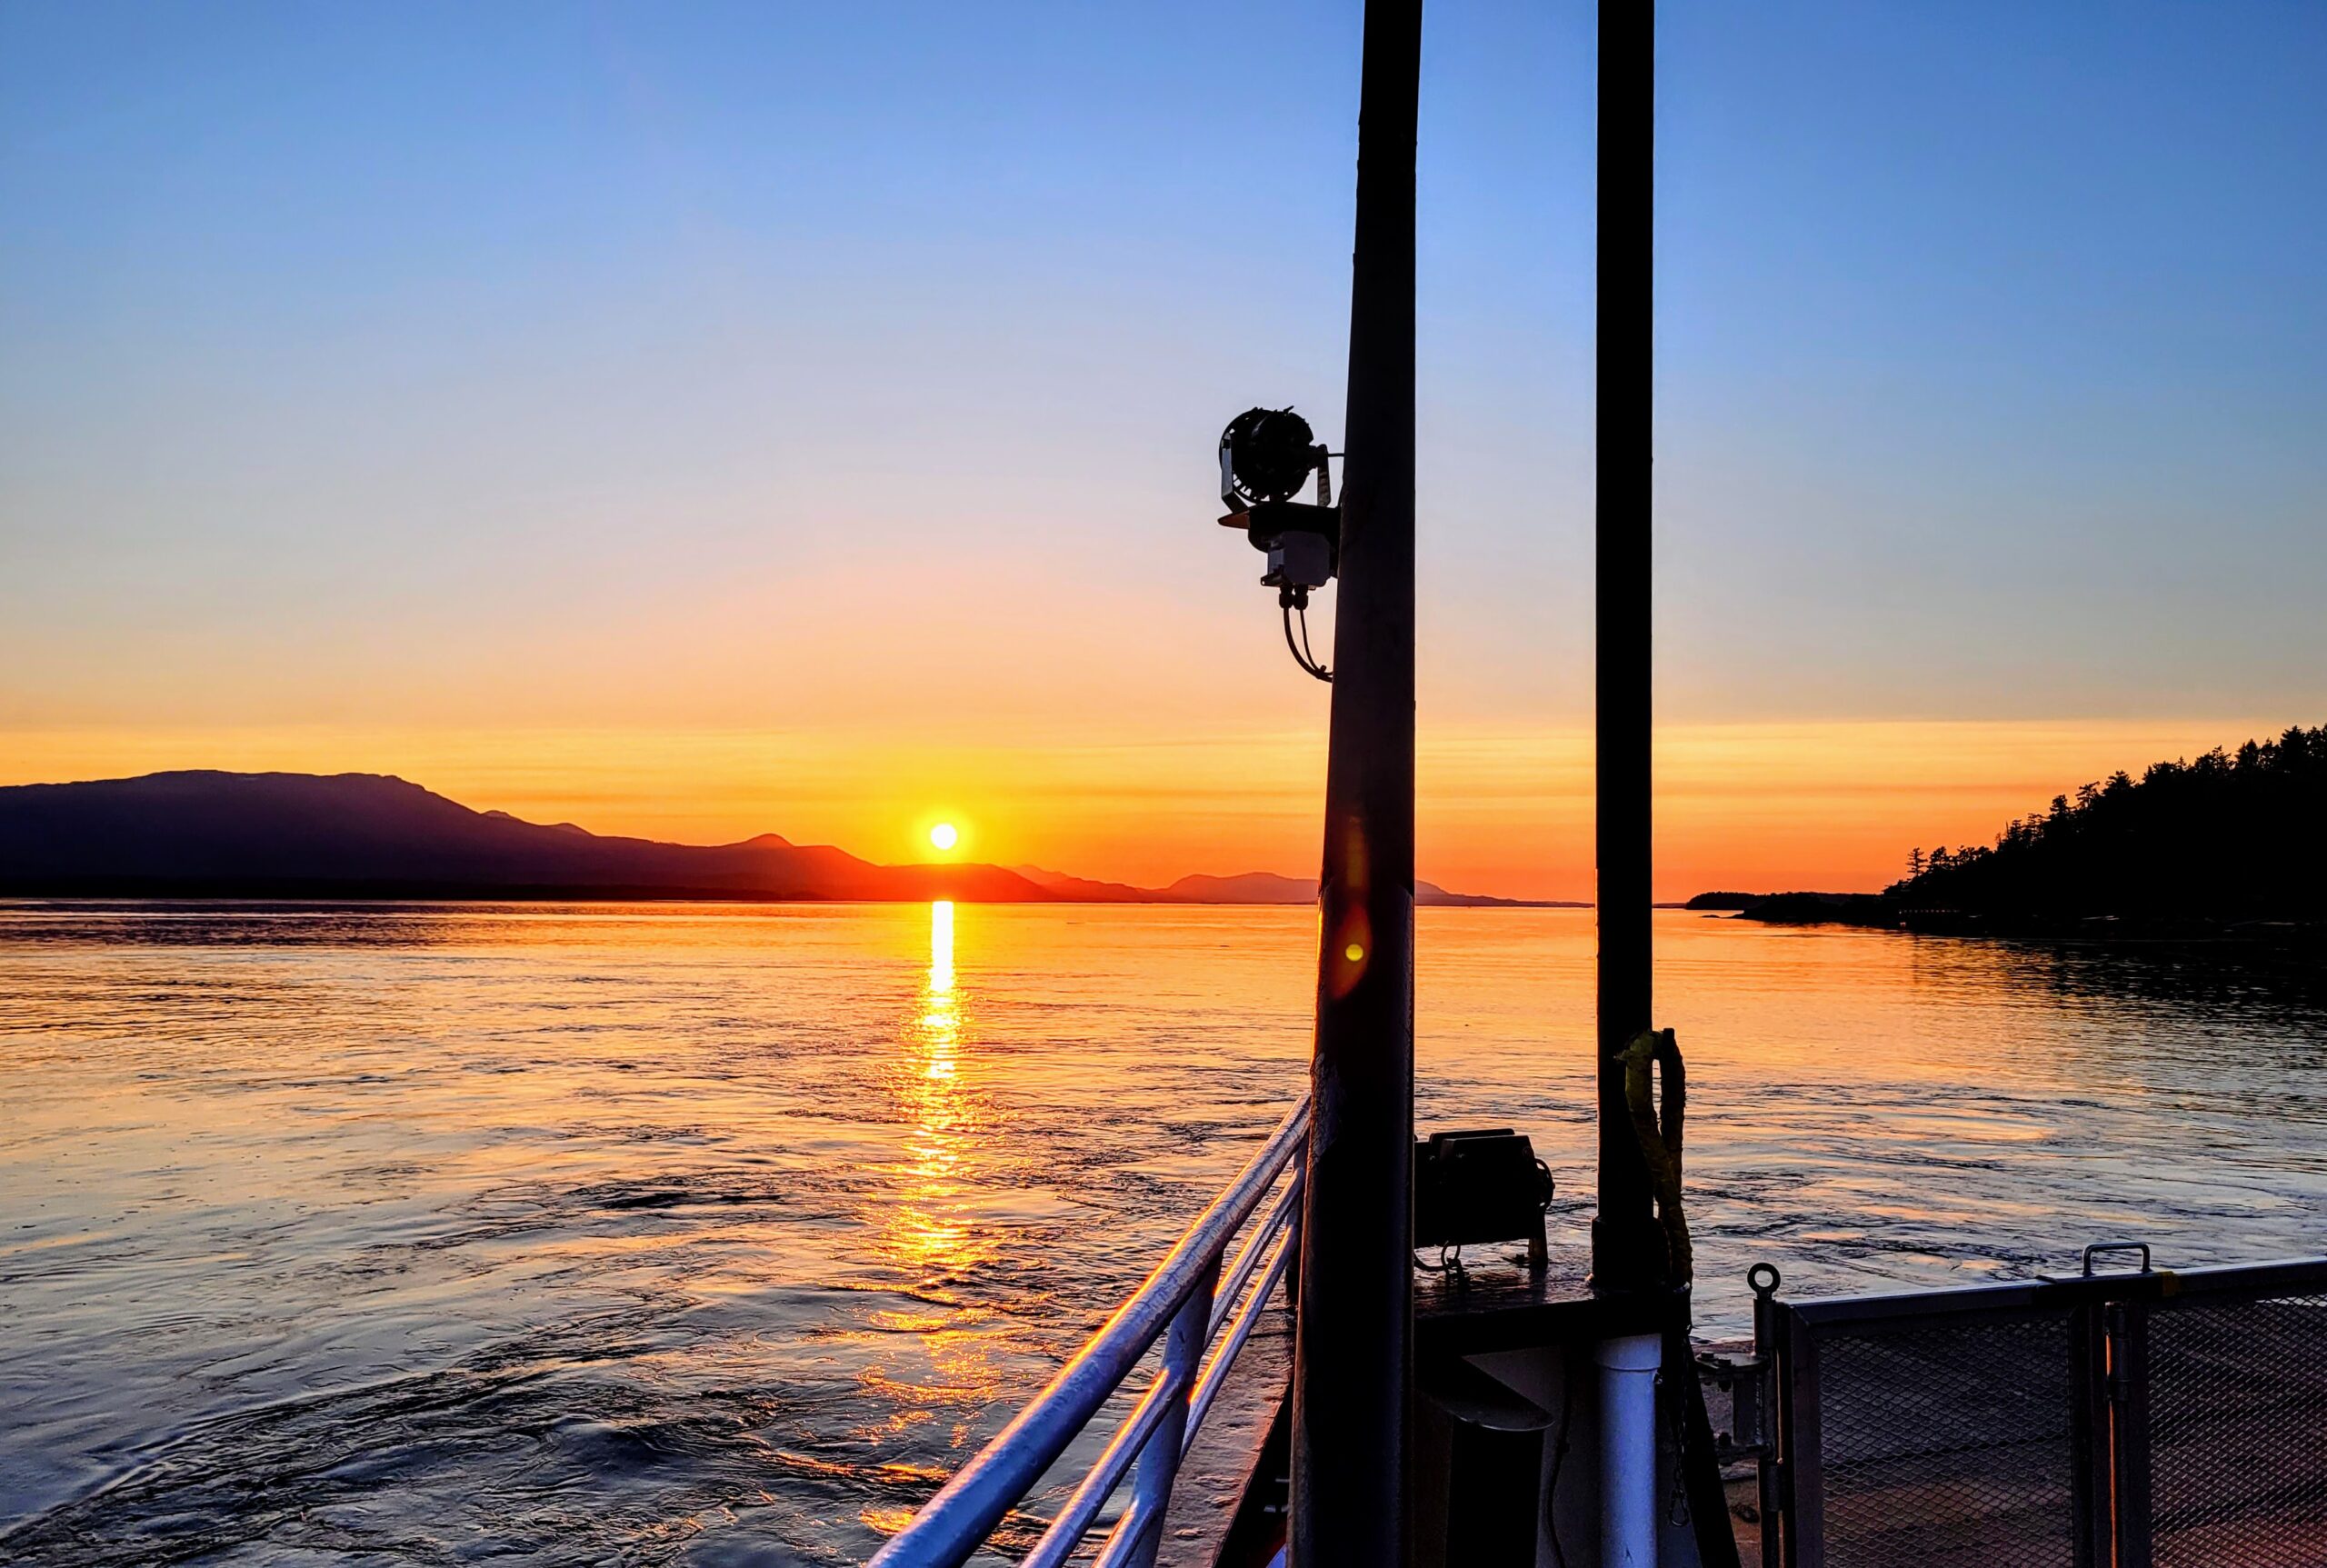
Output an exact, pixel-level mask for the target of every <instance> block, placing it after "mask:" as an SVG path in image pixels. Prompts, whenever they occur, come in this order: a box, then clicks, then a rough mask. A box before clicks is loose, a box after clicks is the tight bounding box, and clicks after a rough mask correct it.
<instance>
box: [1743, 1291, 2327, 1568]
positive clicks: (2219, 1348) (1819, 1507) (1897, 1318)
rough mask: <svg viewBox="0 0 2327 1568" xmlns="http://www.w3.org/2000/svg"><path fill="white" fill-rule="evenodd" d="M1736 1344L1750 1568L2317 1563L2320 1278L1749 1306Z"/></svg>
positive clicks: (2295, 1567)
mask: <svg viewBox="0 0 2327 1568" xmlns="http://www.w3.org/2000/svg"><path fill="white" fill-rule="evenodd" d="M1755 1343H1756V1353H1757V1357H1758V1359H1759V1361H1760V1362H1761V1363H1762V1366H1763V1375H1764V1376H1765V1378H1766V1379H1767V1380H1768V1381H1767V1383H1766V1384H1765V1389H1764V1393H1765V1398H1767V1399H1768V1400H1769V1403H1770V1404H1771V1406H1772V1407H1773V1420H1772V1421H1771V1422H1770V1423H1769V1424H1770V1427H1771V1430H1770V1431H1769V1432H1768V1433H1766V1438H1767V1441H1766V1443H1764V1445H1763V1449H1762V1452H1761V1462H1762V1467H1763V1481H1762V1490H1763V1506H1764V1512H1765V1526H1764V1530H1763V1562H1764V1563H1766V1564H1769V1565H1771V1568H1779V1565H1783V1568H2201V1565H2202V1568H2327V1260H2318V1261H2305V1262H2301V1263H2271V1264H2263V1265H2259V1266H2256V1267H2252V1268H2235V1269H2208V1270H2201V1271H2193V1272H2190V1273H2179V1274H2176V1273H2166V1272H2163V1271H2157V1270H2151V1269H2148V1268H2146V1267H2144V1268H2143V1269H2142V1271H2141V1272H2139V1273H2109V1274H2091V1275H2087V1276H2085V1277H2082V1278H2077V1279H2064V1280H2044V1281H2039V1282H2034V1283H2026V1284H2018V1283H2015V1284H2004V1285H1991V1286H1982V1287H1978V1288H1975V1289H1971V1290H1960V1291H1936V1292H1924V1293H1913V1294H1902V1295H1886V1296H1859V1297H1851V1298H1846V1299H1843V1300H1839V1301H1823V1302H1789V1303H1780V1302H1778V1301H1777V1300H1776V1299H1775V1297H1774V1295H1773V1294H1771V1293H1763V1295H1762V1296H1761V1297H1760V1305H1759V1308H1758V1311H1757V1313H1756V1327H1755ZM1772 1524H1774V1526H1775V1527H1774V1528H1771V1527H1770V1525H1772Z"/></svg>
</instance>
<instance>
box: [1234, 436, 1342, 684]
mask: <svg viewBox="0 0 2327 1568" xmlns="http://www.w3.org/2000/svg"><path fill="white" fill-rule="evenodd" d="M1332 455H1333V454H1331V453H1329V452H1327V451H1326V450H1325V448H1324V446H1323V444H1322V443H1320V442H1319V441H1318V440H1317V436H1316V432H1314V431H1313V430H1311V429H1310V428H1309V422H1308V421H1307V420H1305V419H1303V418H1302V417H1301V415H1299V414H1295V413H1293V410H1292V409H1290V408H1248V409H1246V410H1245V411H1244V412H1243V413H1242V414H1238V415H1237V416H1236V417H1235V418H1233V419H1232V420H1230V421H1229V422H1228V428H1227V429H1225V430H1223V431H1222V432H1221V433H1220V501H1221V504H1222V505H1223V506H1225V507H1227V508H1228V515H1226V516H1225V517H1223V518H1222V519H1221V520H1220V521H1221V524H1222V525H1223V527H1229V528H1242V529H1243V530H1244V534H1245V537H1246V538H1248V539H1250V540H1251V541H1252V543H1253V548H1254V549H1255V550H1258V551H1261V552H1262V553H1263V554H1265V555H1267V556H1268V558H1269V569H1268V572H1267V574H1265V575H1263V577H1262V578H1261V584H1262V586H1263V587H1268V588H1274V589H1275V590H1276V591H1277V593H1276V602H1277V604H1278V606H1279V607H1280V608H1281V609H1283V612H1284V642H1285V646H1287V647H1289V648H1291V649H1292V650H1293V658H1294V660H1296V661H1297V662H1298V663H1299V664H1300V665H1301V667H1302V668H1303V669H1304V670H1306V671H1308V672H1309V673H1310V674H1313V675H1314V676H1316V677H1317V678H1318V679H1319V680H1321V681H1330V680H1332V679H1333V674H1332V673H1331V672H1330V671H1328V670H1327V669H1326V668H1325V667H1324V666H1323V664H1319V663H1318V662H1317V660H1316V658H1315V656H1314V655H1313V654H1311V653H1310V652H1309V649H1308V643H1309V590H1311V589H1312V588H1322V587H1323V586H1324V585H1325V584H1328V583H1330V582H1332V581H1333V574H1334V573H1335V572H1336V571H1338V570H1339V569H1340V565H1341V536H1342V514H1341V508H1339V507H1338V506H1335V505H1334V504H1333V465H1332V463H1331V462H1330V459H1331V457H1332ZM1311 474H1315V475H1316V476H1317V499H1316V500H1315V501H1314V502H1313V503H1312V502H1304V501H1295V500H1294V499H1293V497H1294V496H1295V495H1298V494H1301V490H1302V487H1303V485H1305V484H1308V483H1309V476H1310V475H1311ZM1295 612H1298V613H1299V614H1300V616H1301V640H1300V641H1299V642H1295V641H1294V640H1293V615H1294V614H1295Z"/></svg>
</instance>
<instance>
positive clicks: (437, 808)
mask: <svg viewBox="0 0 2327 1568" xmlns="http://www.w3.org/2000/svg"><path fill="white" fill-rule="evenodd" d="M1418 891H1419V894H1420V901H1421V902H1423V903H1425V904H1435V903H1444V904H1506V903H1510V902H1513V901H1510V900H1503V899H1488V898H1474V897H1467V896H1464V895H1463V894H1448V893H1446V892H1444V891H1443V889H1440V888H1435V887H1431V886H1430V885H1429V884H1423V885H1422V887H1421V889H1420V890H1418ZM0 894H16V895H27V894H29V895H35V896H38V895H45V896H58V897H70V896H108V895H109V896H118V897H139V896H172V895H178V896H206V897H300V896H314V897H354V898H363V897H396V898H472V897H547V898H741V899H759V900H767V901H786V900H794V899H804V900H841V901H860V902H889V901H896V902H924V901H927V900H929V899H935V898H951V899H957V900H961V901H964V902H970V903H985V904H1014V903H1049V902H1059V901H1090V902H1098V903H1122V904H1131V903H1138V904H1158V903H1169V904H1288V903H1290V904H1304V903H1311V902H1313V901H1314V899H1315V896H1316V890H1315V884H1314V883H1313V882H1312V883H1304V882H1302V881H1301V880H1300V879H1297V878H1293V877H1281V876H1275V875H1273V874H1269V873H1250V874H1245V875H1243V876H1233V877H1183V878H1182V879H1181V880H1180V881H1179V882H1176V883H1174V884H1172V886H1170V887H1168V888H1163V889H1149V888H1136V887H1131V886H1129V885H1127V884H1123V883H1108V882H1094V881H1090V880H1088V879H1084V878H1080V877H1072V876H1064V875H1062V874H1057V873H1054V872H1045V871H1042V870H1040V869H1039V868H1034V867H1026V868H1024V869H1022V870H1016V871H1013V870H1006V869H1004V868H1003V867H1001V866H994V865H977V864H914V865H878V864H874V863H873V862H871V861H866V860H861V859H859V858H858V857H856V856H855V855H853V854H848V853H847V852H845V851H844V850H840V849H836V848H834V847H833V846H831V845H829V844H806V845H804V844H794V843H792V842H791V841H790V840H788V839H785V838H783V837H781V836H779V835H778V834H772V833H771V834H759V835H758V836H756V837H754V838H749V839H745V840H744V841H742V842H741V843H737V844H664V843H660V842H658V841H655V840H652V839H643V838H620V837H607V836H602V835H600V834H594V833H591V832H590V831H588V830H587V829H585V828H583V827H579V826H577V825H575V824H573V823H556V824H540V823H530V822H525V821H523V820H521V819H520V818H517V817H514V816H511V815H510V814H508V813H506V812H501V811H475V810H472V809H471V808H469V807H467V806H464V805H463V804H460V803H459V802H457V801H454V800H449V799H447V798H445V797H444V796H443V795H440V794H434V793H432V792H430V791H428V790H426V789H424V788H422V787H421V786H420V785H418V784H412V783H410V782H408V781H406V780H404V779H400V778H395V777H392V776H389V775H385V774H234V773H218V772H208V771H201V772H181V773H160V774H145V775H144V776H143V777H139V778H128V779H106V780H99V781H94V782H88V783H81V784H15V785H9V786H5V787H0Z"/></svg>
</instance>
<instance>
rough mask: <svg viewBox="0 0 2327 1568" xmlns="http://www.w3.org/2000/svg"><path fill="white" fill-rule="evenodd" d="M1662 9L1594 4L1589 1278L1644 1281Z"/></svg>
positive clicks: (1649, 1255) (1653, 1260)
mask: <svg viewBox="0 0 2327 1568" xmlns="http://www.w3.org/2000/svg"><path fill="white" fill-rule="evenodd" d="M1655 184H1656V6H1655V5H1654V0H1608V3H1606V4H1603V5H1601V7H1600V191H1599V220H1600V235H1599V346H1598V358H1599V365H1598V384H1599V385H1598V403H1599V424H1598V431H1597V437H1596V449H1595V459H1596V464H1597V467H1598V503H1599V504H1598V516H1597V522H1596V533H1597V561H1596V590H1597V591H1596V606H1595V610H1594V615H1595V620H1596V632H1597V656H1596V672H1595V676H1596V678H1595V691H1594V697H1595V706H1594V714H1593V734H1594V739H1595V741H1596V743H1597V761H1596V763H1595V765H1594V769H1593V772H1594V775H1595V786H1596V792H1597V799H1596V812H1595V823H1594V837H1595V846H1594V847H1595V852H1596V853H1595V856H1594V858H1595V861H1596V863H1597V865H1598V868H1599V877H1598V892H1597V894H1596V902H1597V904H1598V911H1597V916H1596V919H1597V924H1598V931H1599V964H1598V986H1599V997H1598V1004H1599V1050H1600V1070H1599V1088H1600V1170H1599V1177H1600V1209H1599V1214H1598V1216H1597V1217H1596V1218H1595V1219H1594V1220H1593V1226H1592V1277H1593V1285H1594V1286H1595V1287H1596V1288H1599V1289H1602V1290H1631V1289H1638V1288H1641V1287H1643V1286H1647V1285H1653V1284H1654V1283H1658V1282H1659V1278H1660V1276H1661V1275H1662V1273H1663V1242H1662V1238H1661V1234H1660V1233H1659V1232H1658V1231H1657V1229H1656V1222H1655V1219H1654V1216H1653V1213H1651V1209H1650V1187H1649V1178H1648V1167H1647V1164H1646V1162H1645V1161H1644V1160H1643V1158H1642V1155H1641V1151H1640V1145H1639V1144H1638V1143H1637V1142H1636V1141H1635V1139H1634V1137H1633V1124H1632V1117H1631V1113H1630V1112H1629V1110H1628V1109H1627V1108H1626V1105H1625V1101H1624V1070H1623V1065H1622V1064H1621V1063H1619V1062H1618V1061H1617V1055H1618V1054H1619V1053H1621V1052H1622V1051H1623V1048H1624V1046H1625V1045H1626V1044H1628V1043H1629V1042H1630V1041H1631V1040H1632V1038H1633V1036H1634V1035H1636V1034H1639V1033H1640V1032H1641V1031H1642V1030H1643V1029H1646V1028H1647V1027H1649V1018H1650V955H1649V942H1650V930H1649V922H1650V897H1651V895H1650V892H1649V872H1650V857H1651V848H1650V844H1651V841H1650V823H1649V788H1650V777H1649V734H1650V705H1651V694H1652V688H1651V682H1650V657H1651V653H1652V647H1651V637H1650V626H1649V615H1650V583H1651V575H1650V573H1651V564H1652V563H1651V552H1650V510H1651V476H1650V462H1651V442H1650V432H1651V424H1652V417H1651V416H1652V412H1653V355H1654V350H1655V330H1654V321H1653V308H1652V307H1653V294H1654V290H1653V283H1654V277H1653V268H1654V263H1655V220H1654V195H1655Z"/></svg>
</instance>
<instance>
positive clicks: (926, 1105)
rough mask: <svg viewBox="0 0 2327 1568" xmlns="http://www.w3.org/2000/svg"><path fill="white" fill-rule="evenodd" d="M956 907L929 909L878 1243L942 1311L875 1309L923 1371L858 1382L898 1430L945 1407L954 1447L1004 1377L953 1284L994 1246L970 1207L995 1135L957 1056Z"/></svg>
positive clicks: (974, 1310) (983, 1314)
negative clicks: (873, 1389)
mask: <svg viewBox="0 0 2327 1568" xmlns="http://www.w3.org/2000/svg"><path fill="white" fill-rule="evenodd" d="M965 1000H966V999H965V998H964V994H963V992H962V990H961V988H960V986H959V985H958V984H957V982H956V977H955V973H954V905H953V904H951V903H950V902H946V901H942V900H941V901H940V902H937V903H935V904H931V905H930V906H929V968H928V971H927V974H926V976H925V978H924V984H922V986H921V988H920V990H919V992H918V994H916V995H915V996H914V999H913V1003H912V1005H911V1007H910V1009H909V1011H908V1014H907V1016H906V1018H905V1020H904V1027H903V1029H902V1031H901V1038H900V1040H899V1051H898V1056H897V1062H896V1065H895V1068H894V1071H893V1072H892V1074H890V1078H889V1081H890V1083H891V1084H893V1086H894V1094H895V1095H896V1099H897V1103H898V1106H899V1109H900V1110H902V1111H903V1113H904V1134H903V1140H902V1147H901V1149H900V1151H899V1154H900V1159H899V1160H898V1163H897V1164H896V1166H895V1168H894V1181H893V1183H892V1190H891V1193H890V1196H889V1202H888V1205H887V1208H886V1211H885V1213H884V1218H883V1223H882V1226H881V1242H880V1250H881V1253H882V1255H883V1256H884V1258H885V1259H886V1260H887V1261H888V1263H890V1264H891V1265H892V1266H893V1267H894V1269H895V1271H896V1272H897V1273H898V1274H899V1275H901V1276H902V1280H901V1283H903V1285H904V1288H905V1289H906V1290H907V1291H909V1292H910V1293H912V1294H913V1295H914V1296H916V1297H917V1298H919V1299H920V1300H921V1301H923V1302H925V1303H929V1304H930V1305H931V1306H933V1307H934V1308H936V1309H938V1310H937V1311H936V1312H935V1313H928V1312H894V1313H874V1319H873V1322H874V1326H875V1327H876V1328H878V1329H883V1330H886V1331H889V1332H890V1333H895V1332H897V1331H903V1332H904V1333H910V1334H912V1335H913V1336H914V1343H916V1344H917V1345H918V1348H919V1351H920V1354H921V1357H922V1364H921V1365H920V1366H918V1367H903V1366H901V1367H896V1368H894V1369H884V1368H877V1367H876V1368H868V1369H867V1371H866V1373H865V1376H866V1377H867V1378H868V1379H870V1380H873V1381H876V1382H878V1383H883V1384H884V1385H885V1387H884V1403H886V1404H888V1405H889V1406H890V1407H891V1412H892V1413H891V1415H890V1418H889V1422H888V1425H889V1427H890V1429H891V1430H892V1431H893V1432H894V1431H902V1430H904V1429H907V1428H911V1427H914V1426H919V1425H921V1424H923V1423H926V1422H929V1421H931V1420H934V1419H939V1418H940V1412H941V1411H949V1412H950V1415H951V1423H952V1425H953V1426H954V1433H953V1441H954V1443H955V1444H956V1445H958V1444H959V1443H961V1442H963V1441H964V1439H965V1438H966V1437H967V1436H968V1435H969V1431H970V1429H969V1424H968V1423H969V1419H970V1417H972V1416H973V1415H974V1413H975V1412H976V1411H978V1410H979V1409H981V1408H983V1406H984V1403H986V1401H988V1400H989V1399H991V1398H992V1397H993V1396H994V1390H995V1388H996V1387H997V1385H998V1379H999V1373H998V1371H997V1368H996V1366H995V1364H994V1346H993V1345H992V1344H990V1343H988V1339H989V1334H988V1332H987V1329H986V1327H985V1326H984V1325H985V1321H986V1319H987V1318H988V1317H989V1316H990V1315H991V1314H990V1313H988V1312H987V1311H986V1310H985V1309H984V1308H982V1307H980V1306H978V1305H977V1304H975V1303H974V1302H968V1301H964V1300H963V1299H962V1298H961V1295H960V1294H959V1287H960V1286H961V1285H962V1284H963V1283H964V1281H965V1279H966V1278H967V1276H969V1275H970V1274H971V1273H973V1272H974V1271H975V1270H976V1269H977V1268H978V1267H979V1265H981V1264H983V1263H986V1262H988V1261H990V1260H991V1259H992V1258H994V1255H995V1254H996V1253H997V1251H998V1250H999V1249H998V1243H996V1241H995V1240H994V1236H993V1234H992V1233H991V1227H990V1226H988V1225H985V1224H984V1223H981V1220H980V1217H979V1215H978V1214H977V1213H976V1210H975V1204H974V1197H975V1195H976V1193H977V1191H978V1190H979V1187H980V1185H981V1181H982V1169H983V1166H984V1164H986V1162H984V1160H982V1159H981V1158H980V1145H981V1140H982V1139H983V1138H984V1137H985V1136H986V1135H988V1134H990V1133H991V1131H992V1128H991V1122H992V1117H991V1115H990V1113H989V1108H988V1105H987V1104H986V1102H985V1099H984V1095H983V1094H980V1092H979V1091H978V1089H977V1087H976V1084H975V1082H974V1079H975V1074H974V1073H972V1072H970V1071H968V1070H967V1067H966V1064H965V1062H964V1046H965V1044H967V1043H968V1039H969V1031H968V1016H967V1013H966V1010H965V1005H964V1004H965Z"/></svg>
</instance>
